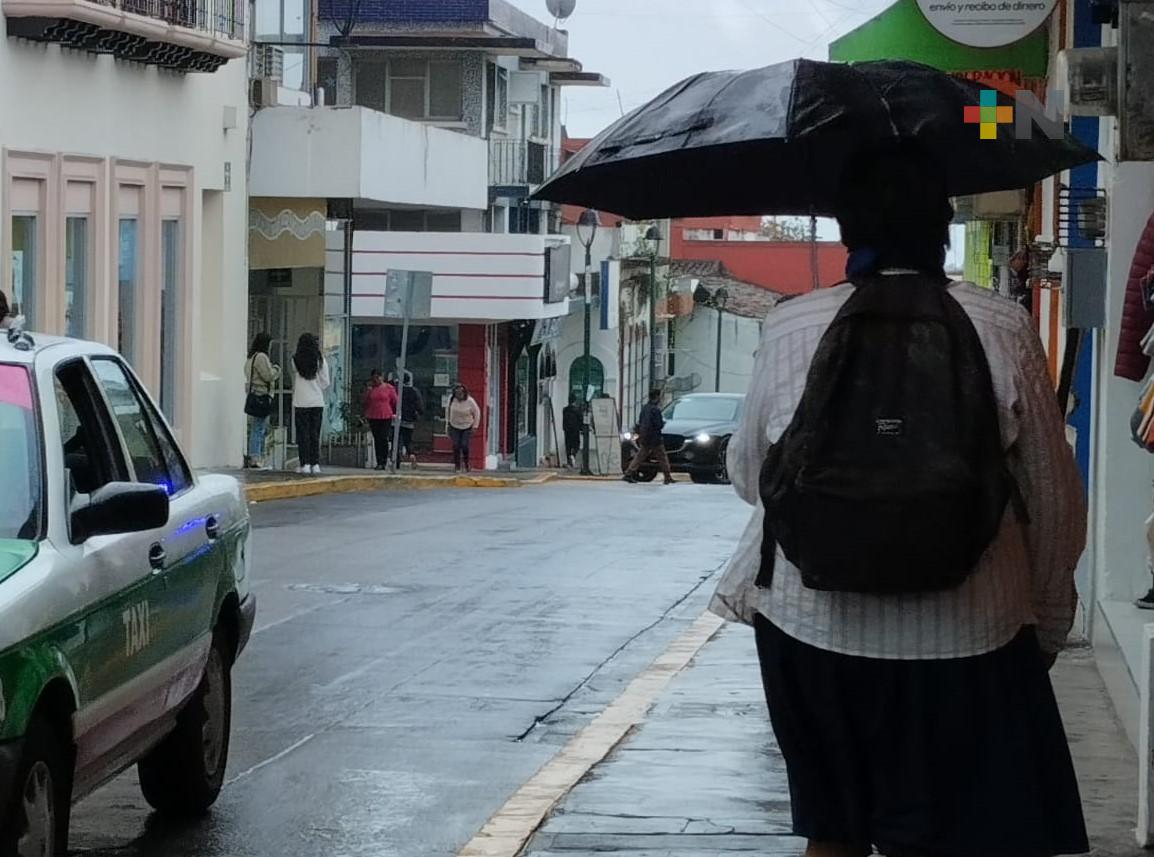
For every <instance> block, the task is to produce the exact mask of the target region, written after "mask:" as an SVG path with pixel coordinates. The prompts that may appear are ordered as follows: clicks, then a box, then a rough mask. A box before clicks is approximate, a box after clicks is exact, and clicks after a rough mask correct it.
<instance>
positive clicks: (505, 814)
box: [457, 613, 725, 857]
mask: <svg viewBox="0 0 1154 857" xmlns="http://www.w3.org/2000/svg"><path fill="white" fill-rule="evenodd" d="M724 624H725V622H724V620H722V619H719V618H718V617H717V616H714V615H713V614H712V613H705V614H704V615H702V616H701V617H699V618H698V619H697V621H696V622H694V623H693V625H692V626H690V628H689V630H688V631H686V632H685V633H684V634H682V635H681V636H680V637H678V638H677V639H676V640H674V641H673V642H672V643H671V644H670V646H669V648H668V649H666V650H665V651H664V652H663V653H662V654H661V656H660V657H659V658H657V660H655V661H654V662H653V663H652V664H650V665H649V667H647V668H646V669H645V670H644V671H643V672H642V673H641V674H639V675H638V676H637V677H636V678H634V679H633V681H632V682H630V683H629V686H628V687H626V688H625V690H624V691H622V692H621V695H620V696H618V697H617V699H615V700H613V702H612V703H610V704H609V707H608V708H606V709H605V710H604V711H602V712H601V713H600V714H598V715H597V717H595V718H594V719H593V722H592V723H590V724H589V725H588V726H586V727H585V728H584V729H582V730H581V731H580V732H578V733H577V734H576V735H575V736H574V737H573V739H572V740H571V741H570V742H569V743H568V744H566V745H565V747H564V748H563V749H562V750H561V751H560V752H559V753H558V754H557V755H556V756H554V757H553V758H552V759H550V760H549V761H548V762H546V763H545V766H544V767H543V768H541V770H539V771H538V772H537V773H536V774H534V775H533V777H532V778H531V779H530V780H529V781H528V782H527V783H525V784H524V785H523V786H521V788H520V789H518V790H517V792H516V794H514V795H513V796H512V797H511V798H509V800H508V801H507V802H506V803H505V805H504V806H503V807H501V809H499V810H498V811H497V814H496V815H494V816H493V817H492V818H490V819H489V821H488V822H487V823H486V824H485V826H484V827H482V828H481V830H480V832H478V833H477V835H476V836H474V837H473V838H472V839H471V840H470V841H469V842H468V843H467V844H466V845H465V847H464V848H462V849H461V850H460V851H459V852H458V855H457V857H517V855H518V854H520V853H521V851H522V850H523V849H524V847H525V845H526V843H528V841H529V838H530V837H531V836H532V835H533V834H534V833H536V832H537V829H538V828H539V827H540V826H541V825H542V824H543V823H544V821H545V819H546V818H547V817H548V815H549V813H550V812H552V811H553V808H554V807H555V806H556V805H557V804H558V803H559V802H560V801H561V799H562V798H564V797H565V795H567V794H568V793H569V792H570V791H571V790H572V789H573V787H574V786H576V785H577V783H579V782H580V781H581V780H582V779H583V778H584V777H585V775H586V774H588V773H589V771H590V770H591V769H592V768H593V766H594V765H596V764H597V763H599V762H601V761H603V760H604V759H605V757H606V756H608V755H609V753H610V752H612V750H613V748H614V747H616V746H617V745H618V744H620V743H621V741H622V740H623V739H624V738H625V736H626V735H628V734H629V732H630V730H632V729H633V728H634V727H635V726H636V725H637V724H639V723H640V722H641V721H642V720H643V719H644V718H645V715H646V714H648V713H649V709H650V708H652V707H653V704H654V703H655V702H657V698H658V697H659V696H660V695H661V693H662V691H664V690H665V688H666V687H667V686H668V685H669V682H671V681H672V680H673V678H674V677H675V676H676V675H677V674H678V673H680V672H681V671H682V670H684V669H685V668H686V667H687V666H689V664H690V662H691V661H692V660H693V659H694V658H695V657H696V656H697V653H698V652H700V651H701V649H702V648H703V647H704V646H705V644H706V643H708V642H709V641H710V640H711V639H713V637H714V635H716V634H717V632H718V631H719V630H721V627H722V625H724Z"/></svg>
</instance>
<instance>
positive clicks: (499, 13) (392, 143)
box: [250, 0, 605, 468]
mask: <svg viewBox="0 0 1154 857" xmlns="http://www.w3.org/2000/svg"><path fill="white" fill-rule="evenodd" d="M262 2H266V0H262ZM267 2H268V3H269V4H270V9H272V8H275V9H276V10H277V11H276V12H275V14H274V12H272V11H269V12H267V13H265V18H266V19H267V20H268V21H269V29H270V31H271V30H272V22H273V20H274V19H276V20H277V21H285V20H288V19H290V18H293V16H294V15H296V14H297V7H296V6H295V5H293V4H292V3H291V2H290V0H267ZM259 7H260V3H258V12H257V17H258V19H260V18H261V16H262V13H261V11H260V8H259ZM303 14H305V15H306V17H308V18H309V20H310V21H311V23H310V24H309V25H308V26H307V27H306V28H305V31H306V32H310V33H312V34H313V37H312V38H313V41H312V42H310V43H309V44H308V45H307V46H303V47H301V48H300V49H299V52H300V55H301V56H302V57H303V59H302V63H303V68H304V71H303V72H302V74H301V76H300V77H301V86H302V87H303V89H304V90H305V93H304V94H305V97H306V99H307V103H305V104H303V105H298V104H297V103H296V102H297V99H296V97H295V96H293V95H291V94H286V93H285V92H284V90H285V89H287V88H289V87H288V84H290V83H292V84H296V83H297V80H296V78H295V77H294V78H292V79H291V80H289V79H288V78H287V77H286V75H287V68H288V65H287V63H288V62H289V57H290V55H291V54H292V53H293V52H294V51H297V50H298V49H297V47H296V45H295V43H294V42H293V40H291V39H275V38H272V37H270V39H269V40H268V42H267V43H266V44H267V45H268V47H269V48H270V49H271V48H276V49H278V50H281V51H283V52H284V54H283V61H280V60H279V59H278V61H276V62H273V63H271V64H270V65H271V67H274V68H276V67H281V68H283V69H285V70H286V71H283V72H282V76H281V79H280V80H279V81H276V82H275V83H274V84H272V85H268V86H263V87H262V88H261V89H262V92H265V93H268V95H269V98H268V103H267V104H265V105H262V106H261V109H259V110H258V112H257V115H256V118H255V120H254V171H253V176H254V179H253V187H252V193H253V211H252V215H251V223H250V228H251V230H252V231H251V235H252V244H253V246H254V254H253V255H254V258H255V257H256V255H257V254H256V253H255V247H256V246H257V245H258V244H259V245H262V248H263V250H267V251H269V252H262V254H261V259H260V262H259V264H260V265H261V267H260V268H257V267H256V266H255V265H254V271H253V274H252V276H251V278H250V298H251V303H252V319H253V320H252V327H253V330H254V331H255V329H256V328H258V327H264V328H269V327H271V328H273V330H272V331H271V332H272V333H273V336H274V340H276V341H277V343H278V347H279V348H280V350H281V351H282V353H283V355H284V359H285V360H287V359H288V354H289V352H291V350H292V347H293V345H294V343H295V340H296V337H297V336H299V334H300V333H301V332H304V331H306V330H310V331H313V332H317V333H319V334H321V336H322V340H323V344H324V348H325V350H326V353H327V354H328V355H329V359H330V362H331V363H332V365H333V366H335V367H337V368H338V370H339V375H340V377H339V381H338V383H337V384H335V385H334V390H333V399H332V401H331V402H330V403H329V408H328V413H329V417H328V423H327V425H328V431H327V433H326V437H327V440H328V442H327V448H328V450H329V454H330V460H331V461H333V462H334V463H347V464H358V463H364V454H365V450H366V449H367V438H366V436H365V434H364V432H363V430H362V429H361V426H360V422H359V419H358V409H359V399H360V391H361V390H362V389H363V386H364V383H365V382H366V381H367V379H368V375H369V373H370V372H371V371H372V370H373V369H380V370H382V371H385V372H388V371H392V370H394V369H395V368H396V365H397V357H398V356H399V351H400V323H399V321H398V320H397V319H396V318H393V317H390V316H389V314H388V312H389V311H388V310H387V308H386V306H385V293H386V291H387V283H388V273H389V272H390V271H400V270H415V271H422V272H428V273H430V274H432V276H433V292H432V300H431V309H430V312H429V314H428V316H427V317H424V318H421V319H418V320H416V321H415V322H414V326H413V337H412V338H411V340H410V343H409V347H408V350H407V359H406V363H407V368H408V369H409V370H410V371H411V372H412V373H413V376H414V378H413V380H414V383H415V385H416V386H417V387H418V390H419V392H420V393H421V395H422V397H423V399H424V402H425V405H426V407H425V410H424V414H423V416H422V418H421V420H420V421H419V423H418V426H417V430H416V443H417V447H418V454H419V456H420V457H423V458H425V459H427V460H433V461H437V460H448V457H449V452H450V450H449V443H448V438H447V437H446V430H445V425H444V411H445V407H446V404H447V399H448V396H449V394H450V392H451V390H452V388H453V386H454V385H455V384H456V383H458V382H461V383H464V384H466V386H467V387H468V388H469V389H470V392H471V393H472V395H473V396H474V398H476V399H477V401H478V403H479V404H480V405H481V408H482V411H483V413H484V424H483V426H482V427H481V430H480V431H478V432H477V433H476V434H475V436H474V439H473V451H472V460H473V464H474V466H477V467H481V466H484V467H489V468H495V467H505V466H528V467H532V466H536V465H537V464H538V462H539V460H540V458H541V457H542V452H543V446H544V445H543V436H542V435H543V431H544V425H545V420H544V418H543V415H544V412H545V409H544V405H543V403H542V402H543V386H542V370H543V368H547V367H546V363H545V359H544V358H545V356H546V348H545V342H544V339H543V338H542V329H543V328H545V327H551V326H553V321H552V320H554V319H560V318H562V317H564V316H565V315H566V314H567V312H568V305H569V297H570V290H571V283H570V272H571V270H570V269H571V261H570V246H569V241H568V239H567V238H566V237H565V236H563V235H561V234H560V219H559V213H558V211H557V210H556V208H555V207H553V206H550V205H547V204H541V203H536V202H531V201H530V200H529V196H530V195H531V193H532V192H533V190H535V189H536V187H537V186H539V185H540V184H542V183H543V182H544V181H545V179H546V178H547V176H548V175H550V174H551V173H552V172H553V171H554V170H555V169H556V167H557V165H558V163H559V140H560V122H559V119H558V109H557V106H558V104H559V100H560V99H559V92H560V90H561V88H562V87H564V86H571V85H603V84H604V83H605V81H604V80H603V79H602V78H601V76H600V75H596V74H592V73H586V72H584V71H583V70H582V68H581V66H580V64H579V63H577V62H576V61H575V60H573V59H571V58H569V57H568V45H567V36H566V34H565V33H564V32H562V31H560V30H556V29H554V28H552V27H550V26H548V25H546V24H543V23H541V22H539V21H537V20H535V19H533V18H532V17H530V16H528V15H525V14H523V13H521V12H520V11H518V10H517V9H516V8H515V7H513V6H511V5H510V4H508V3H505V2H503V0H484V1H483V2H467V3H438V2H434V0H428V2H416V3H405V4H403V5H396V4H370V3H353V4H346V3H345V2H344V0H324V2H321V3H319V4H318V5H316V6H315V7H312V8H309V7H308V6H307V5H306V7H305V8H304V12H303ZM293 29H298V28H297V27H295V25H294V27H293ZM272 42H277V44H272ZM303 243H307V244H308V248H307V249H306V247H304V246H302V244H303ZM270 245H277V246H270ZM286 269H287V270H288V272H289V273H286ZM281 393H282V395H281V397H280V400H281V408H280V409H279V414H278V417H279V419H278V422H279V424H280V425H279V427H278V428H277V430H276V431H275V432H274V442H275V443H277V444H278V446H279V447H280V449H281V450H282V451H283V452H282V453H281V455H280V458H281V459H283V460H284V461H288V460H290V459H291V455H292V448H293V438H292V426H291V420H290V419H288V415H289V413H290V410H291V401H289V399H288V395H287V394H288V387H287V379H286V389H285V390H283V391H281ZM338 447H340V449H338ZM276 459H277V455H276V454H275V453H274V460H276Z"/></svg>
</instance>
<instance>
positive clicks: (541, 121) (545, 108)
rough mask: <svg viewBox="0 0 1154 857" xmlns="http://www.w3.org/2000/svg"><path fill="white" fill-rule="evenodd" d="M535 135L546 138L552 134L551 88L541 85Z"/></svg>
mask: <svg viewBox="0 0 1154 857" xmlns="http://www.w3.org/2000/svg"><path fill="white" fill-rule="evenodd" d="M536 133H537V136H538V137H539V138H540V139H542V140H548V139H549V138H550V137H551V136H552V134H553V90H551V89H550V88H549V87H548V86H542V87H541V103H540V104H539V105H538V107H537V130H536Z"/></svg>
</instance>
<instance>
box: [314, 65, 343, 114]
mask: <svg viewBox="0 0 1154 857" xmlns="http://www.w3.org/2000/svg"><path fill="white" fill-rule="evenodd" d="M339 74H340V72H339V63H338V62H337V58H336V57H320V58H319V59H318V60H317V86H319V87H320V88H321V89H323V90H324V91H325V97H324V104H325V106H326V107H333V106H334V105H336V103H337V88H338V78H339Z"/></svg>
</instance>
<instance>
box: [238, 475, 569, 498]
mask: <svg viewBox="0 0 1154 857" xmlns="http://www.w3.org/2000/svg"><path fill="white" fill-rule="evenodd" d="M553 478H554V477H553V475H552V474H550V473H545V474H542V475H541V476H537V477H534V478H533V479H509V478H503V477H499V476H390V475H387V474H381V475H371V476H321V477H317V478H315V479H291V480H286V481H284V482H264V483H260V482H258V483H255V484H251V485H246V486H245V494H246V496H247V497H248V499H249V501H251V502H253V503H265V502H269V501H271V500H296V499H300V498H303V497H319V496H323V495H325V494H355V493H364V492H368V491H423V490H431V489H435V488H520V487H522V486H524V485H544V484H545V483H546V482H551V481H552V480H553Z"/></svg>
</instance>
